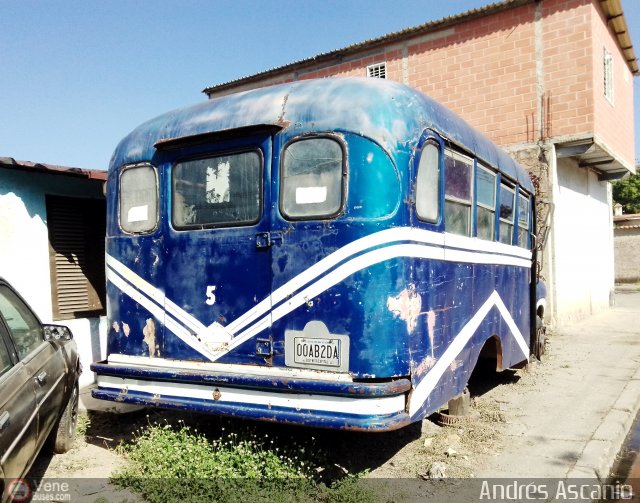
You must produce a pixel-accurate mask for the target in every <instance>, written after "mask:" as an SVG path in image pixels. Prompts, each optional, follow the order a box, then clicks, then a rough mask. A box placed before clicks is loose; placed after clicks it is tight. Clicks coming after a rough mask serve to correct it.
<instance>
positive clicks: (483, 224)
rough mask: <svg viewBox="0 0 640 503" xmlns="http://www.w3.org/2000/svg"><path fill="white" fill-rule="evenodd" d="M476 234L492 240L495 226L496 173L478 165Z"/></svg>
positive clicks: (481, 237)
mask: <svg viewBox="0 0 640 503" xmlns="http://www.w3.org/2000/svg"><path fill="white" fill-rule="evenodd" d="M476 212H477V222H476V229H477V236H478V237H479V238H480V239H486V240H489V241H493V240H494V237H495V227H496V174H495V173H493V172H491V171H489V170H488V169H487V168H485V167H483V166H480V165H478V169H477V170H476Z"/></svg>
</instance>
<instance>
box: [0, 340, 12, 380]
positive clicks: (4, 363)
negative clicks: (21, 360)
mask: <svg viewBox="0 0 640 503" xmlns="http://www.w3.org/2000/svg"><path fill="white" fill-rule="evenodd" d="M11 367H13V362H12V361H11V355H10V353H9V350H8V349H7V345H6V344H5V342H4V341H3V340H2V337H1V336H0V376H1V375H2V374H4V373H5V372H6V371H7V370H9V369H10V368H11Z"/></svg>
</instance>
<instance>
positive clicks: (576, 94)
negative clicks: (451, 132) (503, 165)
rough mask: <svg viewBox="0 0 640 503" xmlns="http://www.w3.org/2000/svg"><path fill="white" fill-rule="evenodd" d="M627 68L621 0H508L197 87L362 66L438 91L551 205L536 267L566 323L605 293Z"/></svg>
mask: <svg viewBox="0 0 640 503" xmlns="http://www.w3.org/2000/svg"><path fill="white" fill-rule="evenodd" d="M634 75H638V61H637V59H636V57H635V53H634V50H633V48H632V46H631V40H630V36H629V33H628V31H627V25H626V21H625V18H624V15H623V12H622V8H621V4H620V0H506V1H502V2H499V3H496V4H492V5H488V6H487V7H484V8H481V9H476V10H473V11H469V12H466V13H463V14H460V15H456V16H452V17H448V18H445V19H442V20H439V21H433V22H429V23H427V24H424V25H421V26H417V27H414V28H409V29H406V30H403V31H400V32H396V33H392V34H389V35H386V36H384V37H380V38H377V39H373V40H369V41H366V42H363V43H360V44H355V45H352V46H349V47H346V48H343V49H338V50H335V51H332V52H329V53H325V54H320V55H317V56H315V57H312V58H308V59H305V60H302V61H298V62H294V63H291V64H288V65H285V66H282V67H279V68H275V69H272V70H269V71H265V72H262V73H258V74H255V75H252V76H249V77H245V78H241V79H238V80H235V81H232V82H228V83H223V84H218V85H214V86H212V87H208V88H207V89H205V90H204V92H205V93H206V94H207V95H208V96H209V98H212V99H213V98H216V97H218V96H222V95H225V94H229V93H232V92H237V91H242V90H246V89H251V88H255V87H261V86H264V85H272V84H277V83H282V82H289V81H292V80H298V79H310V78H317V77H328V76H369V77H379V78H387V79H392V80H396V81H399V82H403V83H406V84H408V85H410V86H412V87H415V88H417V89H419V90H421V91H423V92H424V93H426V94H428V95H430V96H431V97H433V98H435V99H437V100H438V101H440V102H441V103H443V104H444V105H446V106H447V107H449V108H450V109H451V110H453V111H454V112H457V113H458V114H459V115H461V116H462V117H463V118H464V119H465V120H467V122H469V123H471V124H472V125H474V126H476V127H477V128H478V129H480V130H481V131H483V132H484V133H485V134H486V135H488V136H489V138H491V139H492V140H493V141H495V142H496V143H498V144H499V145H501V146H502V147H503V148H505V149H506V150H507V151H508V152H510V153H511V154H512V155H513V156H514V157H515V158H517V159H518V160H519V161H520V162H521V164H523V165H524V166H525V167H527V168H528V169H529V170H530V172H531V174H532V175H533V176H534V181H535V183H536V184H537V186H538V192H539V194H538V195H539V198H540V199H541V200H543V201H545V202H548V203H551V204H548V205H545V206H544V208H542V207H541V210H542V211H540V214H541V216H544V213H546V212H547V209H548V208H550V207H553V211H552V212H551V217H550V218H551V223H552V226H551V232H550V234H549V240H548V243H547V248H546V251H545V260H544V270H543V274H544V276H545V278H546V281H547V284H548V285H549V286H550V288H549V297H550V299H549V300H550V303H549V308H550V309H549V312H550V313H551V314H552V315H553V316H554V319H555V321H556V322H558V323H563V322H567V321H570V320H571V319H574V318H577V317H580V316H583V315H585V314H589V313H592V312H594V311H596V310H598V309H601V308H604V307H607V306H608V305H609V303H610V299H611V295H612V291H613V285H614V257H613V224H612V217H611V188H610V184H609V180H612V179H615V178H620V177H622V176H624V174H626V173H628V172H634V156H635V152H634V134H633V77H634Z"/></svg>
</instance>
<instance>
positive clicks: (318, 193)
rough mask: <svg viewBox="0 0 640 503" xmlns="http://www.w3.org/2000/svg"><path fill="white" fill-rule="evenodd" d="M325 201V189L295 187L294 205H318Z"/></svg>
mask: <svg viewBox="0 0 640 503" xmlns="http://www.w3.org/2000/svg"><path fill="white" fill-rule="evenodd" d="M326 200H327V188H326V187H297V188H296V204H319V203H324V202H325V201H326Z"/></svg>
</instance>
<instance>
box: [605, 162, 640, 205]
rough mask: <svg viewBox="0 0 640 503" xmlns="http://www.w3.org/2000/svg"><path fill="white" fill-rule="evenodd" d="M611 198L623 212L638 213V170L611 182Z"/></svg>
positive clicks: (639, 194) (639, 177)
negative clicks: (620, 206) (618, 204)
mask: <svg viewBox="0 0 640 503" xmlns="http://www.w3.org/2000/svg"><path fill="white" fill-rule="evenodd" d="M612 185H613V187H612V188H613V200H614V201H615V202H617V203H620V204H621V205H622V207H623V209H624V212H625V213H640V172H639V173H636V174H635V175H631V176H630V177H628V178H624V179H622V180H619V181H617V182H614V183H613V184H612Z"/></svg>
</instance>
